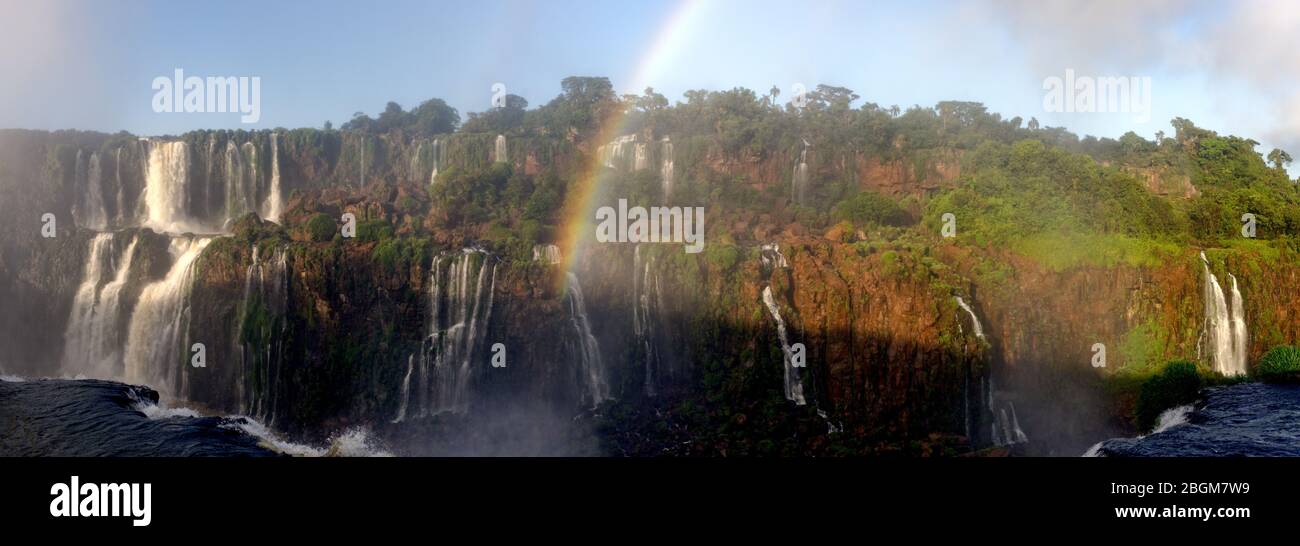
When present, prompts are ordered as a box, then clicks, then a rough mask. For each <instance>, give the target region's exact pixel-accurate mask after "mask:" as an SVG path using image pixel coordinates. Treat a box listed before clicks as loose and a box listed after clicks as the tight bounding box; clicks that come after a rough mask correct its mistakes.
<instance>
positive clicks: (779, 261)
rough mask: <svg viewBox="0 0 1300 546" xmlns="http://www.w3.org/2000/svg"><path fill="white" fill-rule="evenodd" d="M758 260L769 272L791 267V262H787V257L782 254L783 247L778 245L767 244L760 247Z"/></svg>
mask: <svg viewBox="0 0 1300 546" xmlns="http://www.w3.org/2000/svg"><path fill="white" fill-rule="evenodd" d="M758 260H759V265H761V266H762V267H763V269H764V270H767V271H769V272H770V271H771V270H772V269H773V268H777V267H780V268H787V267H790V262H788V261H786V259H785V255H784V254H782V253H781V245H778V244H776V243H767V244H764V245H763V246H761V247H759V250H758Z"/></svg>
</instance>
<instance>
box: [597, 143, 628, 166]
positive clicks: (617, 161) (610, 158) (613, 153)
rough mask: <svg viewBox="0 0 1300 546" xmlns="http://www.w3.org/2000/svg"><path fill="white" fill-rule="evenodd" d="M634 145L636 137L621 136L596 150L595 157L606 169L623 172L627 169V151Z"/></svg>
mask: <svg viewBox="0 0 1300 546" xmlns="http://www.w3.org/2000/svg"><path fill="white" fill-rule="evenodd" d="M635 145H636V135H623V136H621V137H618V138H616V139H614V140H613V141H611V142H610V143H608V144H603V145H601V146H600V147H598V148H596V157H597V158H598V159H599V161H600V164H601V165H604V166H605V167H606V168H609V169H615V170H624V169H627V168H628V164H627V161H628V160H627V158H628V153H627V150H628V149H629V148H633V147H635Z"/></svg>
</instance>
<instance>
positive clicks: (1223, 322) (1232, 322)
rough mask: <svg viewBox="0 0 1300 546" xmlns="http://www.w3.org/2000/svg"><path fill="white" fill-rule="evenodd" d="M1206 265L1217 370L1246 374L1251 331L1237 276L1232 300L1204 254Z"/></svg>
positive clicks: (1206, 292) (1207, 318)
mask: <svg viewBox="0 0 1300 546" xmlns="http://www.w3.org/2000/svg"><path fill="white" fill-rule="evenodd" d="M1201 262H1202V264H1201V265H1202V267H1203V269H1204V272H1205V289H1204V295H1203V297H1204V299H1205V332H1206V333H1207V336H1208V339H1209V343H1210V344H1211V347H1210V349H1211V351H1210V354H1211V357H1212V360H1213V363H1214V369H1215V371H1217V372H1219V373H1221V374H1223V375H1228V376H1233V375H1244V374H1245V373H1246V350H1247V343H1248V340H1249V338H1248V334H1247V331H1246V318H1245V310H1244V307H1245V306H1244V304H1243V299H1242V296H1241V291H1240V290H1238V288H1237V278H1236V277H1234V276H1232V274H1231V273H1229V274H1228V276H1229V278H1231V279H1232V302H1231V307H1229V302H1228V300H1227V298H1226V297H1225V296H1224V293H1223V287H1222V286H1220V285H1219V279H1218V278H1217V277H1215V276H1214V273H1213V272H1211V271H1210V262H1209V260H1208V259H1206V257H1205V253H1204V252H1202V253H1201Z"/></svg>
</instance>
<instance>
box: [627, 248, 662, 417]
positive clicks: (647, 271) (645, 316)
mask: <svg viewBox="0 0 1300 546" xmlns="http://www.w3.org/2000/svg"><path fill="white" fill-rule="evenodd" d="M653 266H654V258H653V257H651V258H650V259H649V260H646V261H645V262H644V267H643V265H642V261H641V245H636V247H635V250H633V253H632V299H633V302H632V331H633V333H634V334H635V335H636V339H637V341H639V342H640V343H641V346H642V347H644V348H645V355H644V357H645V393H646V395H648V396H654V395H655V377H656V375H655V373H656V371H657V370H659V369H661V368H662V359H661V356H660V355H659V351H658V350H657V348H658V344H657V340H656V338H655V314H656V311H658V309H657V308H656V307H655V306H656V304H660V303H661V301H660V300H661V298H660V296H661V295H662V292H661V287H660V285H659V275H658V273H654V274H652V273H651V271H652V270H653V269H654V267H653Z"/></svg>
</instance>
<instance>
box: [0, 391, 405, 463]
mask: <svg viewBox="0 0 1300 546" xmlns="http://www.w3.org/2000/svg"><path fill="white" fill-rule="evenodd" d="M283 455H292V456H299V457H328V456H341V457H374V456H379V457H383V456H389V455H391V454H390V453H389V452H388V451H387V450H385V449H384V448H383V447H381V446H379V445H377V444H376V442H375V441H374V440H373V439H372V438H371V437H370V435H369V434H368V433H367V432H366V431H365V430H364V429H349V430H346V431H343V432H342V433H339V434H335V435H334V436H332V437H331V438H330V439H329V440H328V442H327V443H326V445H324V446H320V447H317V446H311V445H306V444H298V443H293V442H290V441H287V440H285V439H283V438H281V437H280V436H278V435H277V434H275V433H274V432H272V431H271V430H270V429H268V428H267V427H266V426H264V425H262V424H261V423H259V422H258V421H257V420H255V419H252V418H249V417H244V416H205V415H201V414H200V413H199V412H197V411H195V410H193V409H188V408H169V407H167V406H165V405H163V404H162V403H161V402H160V401H159V396H158V393H157V391H154V390H153V389H150V388H148V387H141V386H134V385H126V384H123V383H117V382H113V381H101V380H97V379H79V380H71V379H37V380H22V379H19V378H14V377H6V378H4V379H3V380H0V456H5V457H12V456H19V457H30V456H53V457H103V456H108V457H202V456H209V457H211V456H216V457H270V456H283Z"/></svg>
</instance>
